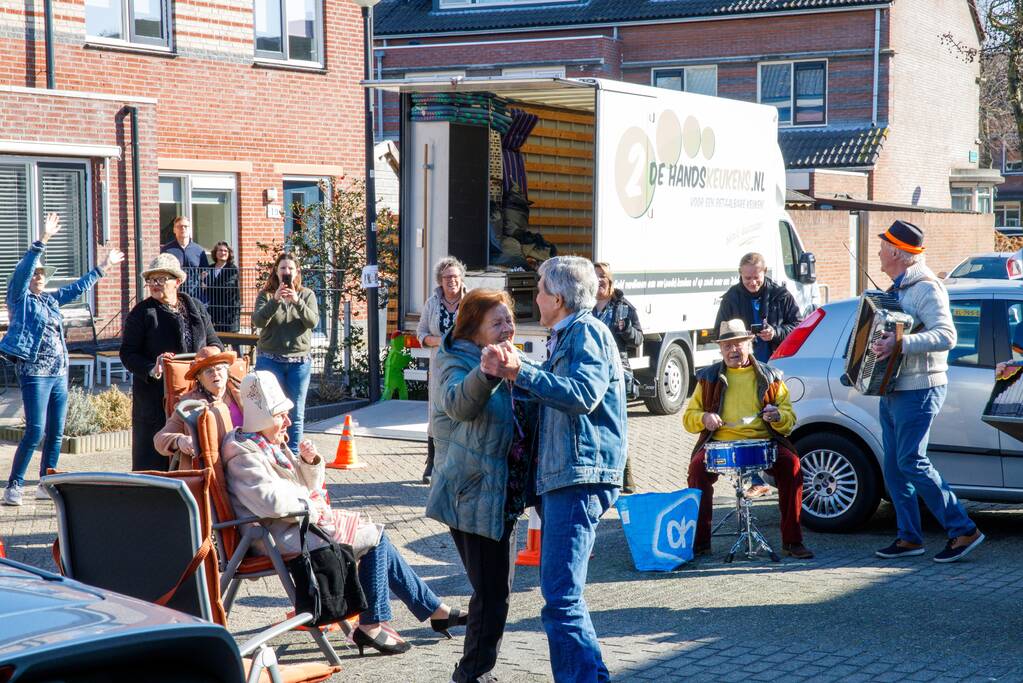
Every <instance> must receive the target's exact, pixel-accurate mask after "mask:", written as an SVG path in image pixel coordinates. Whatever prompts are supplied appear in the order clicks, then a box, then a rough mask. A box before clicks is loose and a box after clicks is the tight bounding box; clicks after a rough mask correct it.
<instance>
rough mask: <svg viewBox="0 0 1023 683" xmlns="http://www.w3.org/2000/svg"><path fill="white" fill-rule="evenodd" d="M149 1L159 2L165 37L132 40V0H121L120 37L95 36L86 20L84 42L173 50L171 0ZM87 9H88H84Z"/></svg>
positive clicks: (161, 50) (165, 50)
mask: <svg viewBox="0 0 1023 683" xmlns="http://www.w3.org/2000/svg"><path fill="white" fill-rule="evenodd" d="M151 2H158V3H160V15H161V21H162V23H163V27H164V33H165V35H166V38H165V39H164V40H161V41H157V40H155V39H153V38H147V37H143V38H138V37H137V36H136V38H135V39H134V40H133V39H132V38H131V36H132V35H133V34H134V26H132V12H131V3H132V0H121V36H124V37H122V38H110V37H108V36H96V35H92V34H91V33H89V32H88V31H89V24H88V21H86V24H85V31H86V36H85V37H86V42H89V43H92V44H95V45H110V46H112V47H124V48H132V49H142V50H151V51H154V52H173V50H174V30H173V27H172V26H171V9H170V5H171V0H151ZM86 11H88V10H86Z"/></svg>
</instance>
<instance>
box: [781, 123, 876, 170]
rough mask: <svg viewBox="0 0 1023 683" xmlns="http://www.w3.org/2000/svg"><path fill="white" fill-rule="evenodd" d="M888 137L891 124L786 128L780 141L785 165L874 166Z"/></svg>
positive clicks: (813, 166) (805, 166) (790, 167)
mask: <svg viewBox="0 0 1023 683" xmlns="http://www.w3.org/2000/svg"><path fill="white" fill-rule="evenodd" d="M887 137H888V127H887V126H885V127H883V128H878V127H873V126H868V127H865V128H813V129H809V130H800V129H796V128H783V129H781V130H779V131H778V142H779V144H780V145H781V153H782V156H784V157H785V168H788V169H795V168H847V167H850V166H873V165H874V164H875V163H876V162H877V157H878V156H879V155H880V154H881V147H882V146H883V145H884V141H885V139H886V138H887Z"/></svg>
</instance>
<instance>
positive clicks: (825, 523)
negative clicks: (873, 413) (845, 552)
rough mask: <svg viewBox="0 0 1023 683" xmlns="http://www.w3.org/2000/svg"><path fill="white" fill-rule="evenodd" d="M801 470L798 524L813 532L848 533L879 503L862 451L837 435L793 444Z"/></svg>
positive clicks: (877, 489)
mask: <svg viewBox="0 0 1023 683" xmlns="http://www.w3.org/2000/svg"><path fill="white" fill-rule="evenodd" d="M795 446H796V450H798V451H799V453H800V458H799V461H800V463H801V465H802V469H803V513H802V522H803V524H804V525H805V526H807V527H808V528H810V529H813V530H814V531H850V530H852V529H855V528H856V527H858V526H859V525H860V524H862V523H863V522H865V521H867V519H869V518H870V516H871V515H873V514H874V511H875V510H877V506H878V503H880V502H881V482H880V481H879V477H878V474H877V470H876V469H875V468H874V467H873V466H872V465H871V463H870V460H869V459H868V458H872V457H873V456H872V455H870V454H868V453H865V452H864V451H863V448H862V447H860V446H859V445H857V444H856V443H855V442H853V441H852V440H851V439H849V438H847V437H845V436H843V435H841V434H828V433H817V434H808V435H807V436H804V437H803V438H801V439H799V441H797V442H796V443H795Z"/></svg>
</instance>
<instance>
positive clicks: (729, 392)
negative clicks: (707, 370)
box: [682, 365, 796, 441]
mask: <svg viewBox="0 0 1023 683" xmlns="http://www.w3.org/2000/svg"><path fill="white" fill-rule="evenodd" d="M725 377H726V378H727V380H728V387H727V389H726V390H725V397H724V401H723V402H722V405H721V411H720V412H719V413H718V414H719V415H720V416H721V419H722V420H724V421H725V426H723V427H721V428H720V429H718V430H717V431H716V432H714V435H713V438H714V440H716V441H736V440H739V439H770V438H771V436H772V435H771V432H770V431H769V430H768V428H767V423H766V422H764V420H763V419H762V418H760V417H757V419H755V420H753V422H752V423H751V424H748V425H744V424H742V418H744V417H746V416H749V415H756V414H757V413H758V412H760V409H761V408H763V407H764V405H763V403H761V399H762V398H763V397H762V396H759V395H757V376H756V373H755V372H754V371H753V366H752V365H749V366H747V367H745V368H735V369H732V368H725ZM779 384H780V385H781V386H780V387H779V389H778V401H777V406H778V412H779V413H781V420H779V421H778V422H775V423H773V424H772V425H771V426H772V427H773V428H774V430H775V431H776V432H779V433H780V434H784V435H788V434H789V433H790V432H791V431H792V428H793V427H795V426H796V414H795V412H793V410H792V402H791V401H790V400H789V390H788V387H786V386H785V383H784V382H779ZM702 390H703V386H702V385H700V384H697V385H696V391H694V392H693V397H692V398H691V399H689V405H688V406H687V407H686V412H685V414H684V415H683V416H682V424H683V425H684V426H685V428H686V430H687V431H689V432H692V433H694V434H697V433H699V432H702V431H703V415H704V413H705V412H706V411H704V409H703V391H702Z"/></svg>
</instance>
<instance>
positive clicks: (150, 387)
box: [120, 254, 224, 471]
mask: <svg viewBox="0 0 1023 683" xmlns="http://www.w3.org/2000/svg"><path fill="white" fill-rule="evenodd" d="M142 279H143V280H144V281H145V283H146V286H147V287H148V288H149V296H148V297H146V298H145V299H143V300H142V301H141V302H139V304H138V305H137V306H135V308H133V309H131V311H130V312H129V313H128V317H127V318H126V319H125V321H124V334H123V337H122V340H121V352H120V357H121V363H123V364H124V367H126V368H128V371H129V372H130V373H131V374H132V377H131V393H132V402H131V421H132V432H131V468H132V470H135V471H138V470H166V469H167V468H168V466H169V465H170V461H169V460H168V459H167V458H165V457H164V456H162V455H160V453H159V452H157V450H156V448H155V446H154V444H153V437H155V436H156V433H157V432H159V431H160V429H162V428H163V426H164V423H165V422H166V421H167V416H166V414H165V413H164V405H163V398H164V392H163V382H164V380H163V361H164V359H165V358H173V357H174V356H175V355H176V354H179V353H197V352H198V351H199V349H201V348H203V347H204V346H216V347H217V348H219V349H223V348H224V345H223V344H222V343H221V342H220V339H219V338H218V337H217V332H216V330H214V329H213V323H211V322H210V317H209V315H208V314H207V313H206V308H205V307H204V306H203V305H202V304H200V303H199V302H198V301H196V300H195V299H193V298H192V297H190V296H188V295H187V294H185V293H184V292H182V291H180V288H181V285H183V284H184V283H185V281H186V280H187V276H186V275H185V272H184V271H183V270H182V269H181V264H180V263H178V260H177V259H176V258H174V256H172V255H170V254H160V255H159V256H157V257H156V258H155V259H153V261H152V262H151V263H150V264H149V267H148V268H146V269H145V270H144V271H142Z"/></svg>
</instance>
